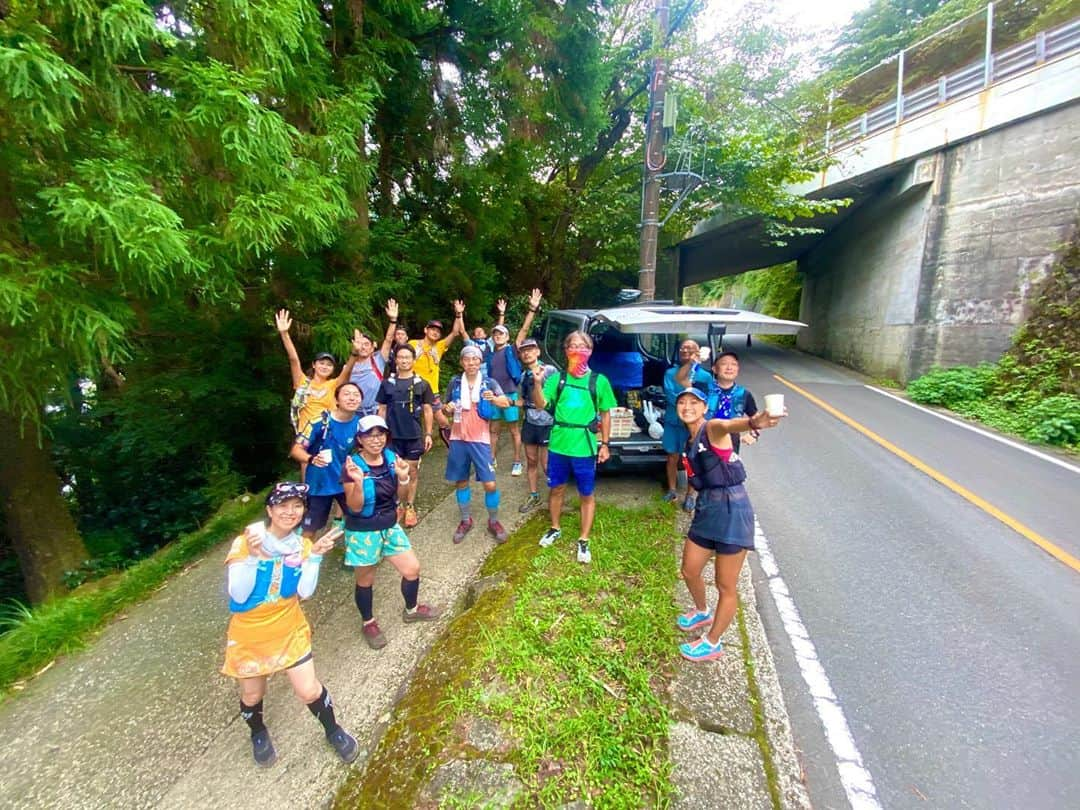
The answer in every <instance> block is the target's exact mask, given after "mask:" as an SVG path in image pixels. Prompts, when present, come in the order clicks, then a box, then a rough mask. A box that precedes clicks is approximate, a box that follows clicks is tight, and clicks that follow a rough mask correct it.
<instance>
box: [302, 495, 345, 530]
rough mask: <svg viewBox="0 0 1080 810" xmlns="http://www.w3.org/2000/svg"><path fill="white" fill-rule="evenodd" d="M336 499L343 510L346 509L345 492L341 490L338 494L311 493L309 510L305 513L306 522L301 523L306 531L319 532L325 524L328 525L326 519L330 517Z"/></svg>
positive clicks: (308, 502)
mask: <svg viewBox="0 0 1080 810" xmlns="http://www.w3.org/2000/svg"><path fill="white" fill-rule="evenodd" d="M334 501H337V502H338V506H340V507H341V509H342V511H344V510H345V493H344V492H339V493H338V494H337V495H309V496H308V499H307V512H305V513H304V522H303V523H301V524H300V525H301V527H302V528H303V530H304V531H305V532H317V531H319V529H321V528H322V527H323V526H325V525H326V521H327V520H329V518H330V507H331V506H332V505H333V503H334Z"/></svg>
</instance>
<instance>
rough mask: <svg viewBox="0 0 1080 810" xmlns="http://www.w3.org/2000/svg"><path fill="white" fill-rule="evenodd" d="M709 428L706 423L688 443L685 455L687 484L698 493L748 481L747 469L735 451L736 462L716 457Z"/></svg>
mask: <svg viewBox="0 0 1080 810" xmlns="http://www.w3.org/2000/svg"><path fill="white" fill-rule="evenodd" d="M708 426H709V423H708V422H707V421H706V422H705V424H704V425H702V426H701V430H699V431H698V433H697V436H694V437H692V438H691V439H690V440H689V441H688V442H687V444H686V453H685V454H684V455H683V459H684V466H685V467H686V477H687V483H689V484H690V486H692V487H693V488H694V489H695V490H697V491H698V492H700V491H701V490H703V489H723V488H724V487H733V486H736V485H737V484H741V483H742V482H743V481H745V480H746V468H745V467H743V463H742V461H741V460H740V459H739V457H738V455H737V454H736V453H735V452H734V451H733V452H732V455H733V456H734V458H735V460H734V461H724V460H723V459H721V458H720V456H718V455H716V451H715V450H713V448H712V445H711V444H710V443H709V436H708V433H707V430H708Z"/></svg>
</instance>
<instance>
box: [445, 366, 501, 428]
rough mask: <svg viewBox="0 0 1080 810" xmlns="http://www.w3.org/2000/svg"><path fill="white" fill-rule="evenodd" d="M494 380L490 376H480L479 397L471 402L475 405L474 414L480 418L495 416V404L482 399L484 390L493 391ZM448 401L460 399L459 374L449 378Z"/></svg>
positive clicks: (485, 418)
mask: <svg viewBox="0 0 1080 810" xmlns="http://www.w3.org/2000/svg"><path fill="white" fill-rule="evenodd" d="M494 385H495V381H494V380H493V379H491V378H490V377H482V378H481V379H480V397H479V398H478V400H477V401H476V402H474V403H473V404H474V405H475V406H476V415H477V416H479V417H480V418H481V419H483V420H485V421H487V420H490V419H491V418H492V417H493V416H495V406H494V405H492V404H491V403H490V402H488V401H487V400H486V399H484V392H485V391H494V390H495V389H494V388H493V386H494ZM449 400H450V402H458V401H460V400H461V375H460V374H457V375H455V376H454V379H452V380H450V391H449Z"/></svg>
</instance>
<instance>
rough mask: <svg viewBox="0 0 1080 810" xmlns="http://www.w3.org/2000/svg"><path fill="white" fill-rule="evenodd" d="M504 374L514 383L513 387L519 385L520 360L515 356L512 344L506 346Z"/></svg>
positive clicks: (515, 350)
mask: <svg viewBox="0 0 1080 810" xmlns="http://www.w3.org/2000/svg"><path fill="white" fill-rule="evenodd" d="M506 373H507V374H509V375H510V379H511V380H513V381H514V385H520V384H521V374H522V368H521V360H520V358H518V356H517V348H516V347H515V346H514V344H512V343H507V344H506Z"/></svg>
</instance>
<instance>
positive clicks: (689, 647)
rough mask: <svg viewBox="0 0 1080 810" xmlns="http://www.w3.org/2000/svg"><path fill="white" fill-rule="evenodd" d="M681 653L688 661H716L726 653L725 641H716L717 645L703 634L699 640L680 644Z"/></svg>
mask: <svg viewBox="0 0 1080 810" xmlns="http://www.w3.org/2000/svg"><path fill="white" fill-rule="evenodd" d="M679 654H680V655H682V657H683V658H685V659H686V660H687V661H715V660H716V659H717V658H719V657H720V656H721V655H723V654H724V643H723V642H722V641H718V642H716V644H715V646H714V645H713V644H712V643H711V642H710V641H709V640H708V639H707V638H705V636H702V637H701V638H699V639H698V640H697V641H691V642H689V643H687V644H680V645H679Z"/></svg>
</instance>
